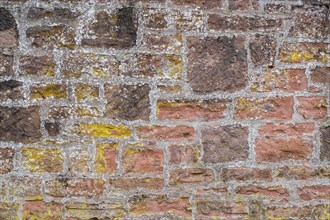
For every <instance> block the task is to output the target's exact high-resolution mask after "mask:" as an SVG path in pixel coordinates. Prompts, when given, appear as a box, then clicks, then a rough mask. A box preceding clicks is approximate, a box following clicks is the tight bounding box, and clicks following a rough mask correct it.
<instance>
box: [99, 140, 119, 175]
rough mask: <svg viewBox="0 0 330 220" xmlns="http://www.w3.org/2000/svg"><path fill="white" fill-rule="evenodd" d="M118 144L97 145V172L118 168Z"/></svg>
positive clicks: (112, 170)
mask: <svg viewBox="0 0 330 220" xmlns="http://www.w3.org/2000/svg"><path fill="white" fill-rule="evenodd" d="M117 149H118V144H116V143H106V144H98V145H97V146H96V156H95V163H94V167H95V172H96V173H112V172H114V171H115V170H116V169H117Z"/></svg>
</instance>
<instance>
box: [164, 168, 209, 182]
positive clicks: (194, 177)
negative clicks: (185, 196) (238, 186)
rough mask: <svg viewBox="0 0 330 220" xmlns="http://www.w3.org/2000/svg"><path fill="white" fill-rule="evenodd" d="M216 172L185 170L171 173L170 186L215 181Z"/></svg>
mask: <svg viewBox="0 0 330 220" xmlns="http://www.w3.org/2000/svg"><path fill="white" fill-rule="evenodd" d="M214 178H215V177H214V172H213V170H211V169H204V168H185V169H176V170H172V171H170V185H181V184H189V183H204V182H212V181H214Z"/></svg>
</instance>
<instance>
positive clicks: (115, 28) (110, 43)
mask: <svg viewBox="0 0 330 220" xmlns="http://www.w3.org/2000/svg"><path fill="white" fill-rule="evenodd" d="M93 21H94V22H92V23H91V24H88V25H87V28H88V33H89V35H90V36H89V37H85V38H84V39H83V40H82V44H83V45H85V46H92V47H103V48H116V49H126V48H131V47H133V46H134V45H135V43H136V37H137V33H136V32H137V18H136V16H135V12H134V8H133V7H123V8H119V9H117V10H116V11H115V12H114V13H112V14H108V13H107V12H105V11H101V12H99V13H98V14H97V15H96V19H95V20H93Z"/></svg>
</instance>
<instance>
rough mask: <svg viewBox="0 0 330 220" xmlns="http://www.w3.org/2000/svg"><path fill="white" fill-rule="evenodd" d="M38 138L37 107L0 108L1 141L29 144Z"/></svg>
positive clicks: (38, 119)
mask: <svg viewBox="0 0 330 220" xmlns="http://www.w3.org/2000/svg"><path fill="white" fill-rule="evenodd" d="M40 137H41V133H40V115H39V107H35V106H33V107H28V108H9V107H0V140H1V141H17V142H23V143H31V142H36V141H38V140H39V138H40Z"/></svg>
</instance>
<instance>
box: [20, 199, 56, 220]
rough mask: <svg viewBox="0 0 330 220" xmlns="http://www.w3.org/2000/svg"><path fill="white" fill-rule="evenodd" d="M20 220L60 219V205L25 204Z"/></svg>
mask: <svg viewBox="0 0 330 220" xmlns="http://www.w3.org/2000/svg"><path fill="white" fill-rule="evenodd" d="M22 219H23V220H29V219H62V205H61V204H60V203H55V202H43V201H40V202H26V203H24V204H23V211H22Z"/></svg>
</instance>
